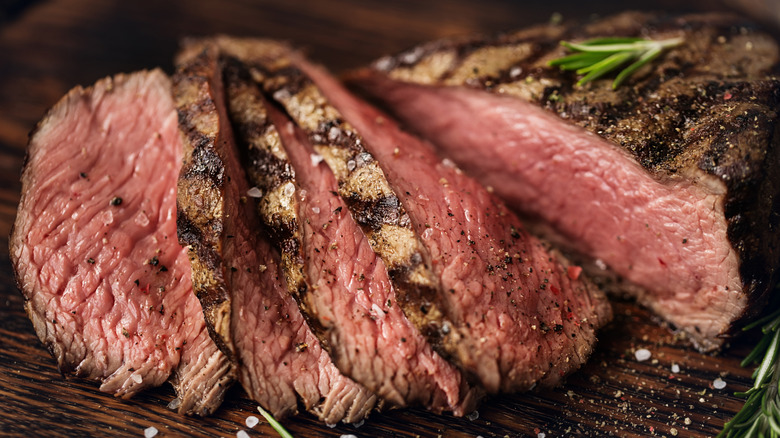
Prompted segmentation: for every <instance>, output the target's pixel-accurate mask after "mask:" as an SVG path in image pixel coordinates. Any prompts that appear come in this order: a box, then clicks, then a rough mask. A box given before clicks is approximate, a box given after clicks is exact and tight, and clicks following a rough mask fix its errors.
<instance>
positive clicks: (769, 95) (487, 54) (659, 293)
mask: <svg viewBox="0 0 780 438" xmlns="http://www.w3.org/2000/svg"><path fill="white" fill-rule="evenodd" d="M611 36H631V37H636V36H640V37H646V38H652V39H659V40H660V39H665V38H673V37H682V38H683V39H684V42H683V44H682V45H680V46H679V47H676V48H674V49H672V50H671V51H669V52H668V53H666V54H664V55H662V56H661V58H659V59H658V60H656V61H654V62H653V63H652V64H651V67H646V68H643V69H641V70H640V71H638V72H637V74H636V75H635V76H634V77H632V78H631V79H629V81H628V82H627V84H625V85H623V86H621V87H619V88H618V89H617V90H615V91H613V90H612V89H611V83H612V79H611V78H607V79H602V80H596V81H594V82H592V83H589V84H586V85H585V86H582V87H580V86H576V85H575V83H576V81H577V77H576V75H574V74H573V73H563V72H560V71H558V70H557V69H555V68H553V67H549V66H548V64H547V63H548V62H549V61H550V60H552V59H555V58H558V57H561V56H564V55H565V54H566V53H565V49H564V48H562V47H561V46H560V45H559V41H561V40H567V41H582V40H586V39H589V38H595V37H611ZM777 65H778V47H777V44H776V42H775V41H774V40H773V39H772V38H771V37H769V36H768V35H766V34H764V33H761V32H759V31H757V30H755V29H754V27H753V26H752V25H751V24H749V23H746V22H744V21H742V20H740V19H737V18H734V17H731V16H724V15H718V14H704V15H691V16H684V17H678V18H670V17H667V16H657V15H651V14H640V13H628V14H621V15H617V16H614V17H610V18H606V19H602V20H597V21H594V22H590V23H587V24H584V25H578V26H564V25H545V26H539V27H534V28H531V29H526V30H522V31H518V32H515V33H508V34H505V35H501V36H499V37H496V38H477V39H462V40H445V41H437V42H434V43H430V44H426V45H423V46H420V47H417V48H415V49H412V50H410V51H407V52H405V53H402V54H400V55H398V56H395V57H387V58H383V59H380V60H379V61H377V62H376V63H375V64H374V65H373V67H372V68H370V69H365V70H363V71H360V72H357V73H356V74H354V75H353V76H352V78H351V79H352V82H353V83H354V84H355V85H356V86H358V87H360V89H361V90H363V91H365V92H366V93H368V94H370V95H371V96H373V97H375V98H376V99H378V100H380V101H382V102H383V103H384V104H385V105H386V106H387V107H388V108H390V109H391V111H392V112H393V113H394V114H395V115H397V116H398V117H399V118H400V119H402V120H403V121H404V122H405V123H406V124H407V125H408V126H409V127H411V128H412V129H413V130H414V131H416V132H417V133H419V134H421V135H423V136H424V137H426V138H428V139H430V140H431V141H433V143H434V144H435V145H436V147H437V148H438V151H439V153H440V154H442V155H443V156H446V157H449V158H451V159H452V160H454V161H455V162H456V163H458V164H459V165H460V166H462V167H463V169H464V170H465V171H467V172H469V173H470V174H471V175H473V176H474V177H475V178H477V179H478V180H480V181H481V182H482V183H484V184H486V185H488V186H489V187H491V188H492V189H493V190H495V193H496V194H498V195H499V196H501V197H503V198H504V199H506V200H507V201H508V202H509V204H510V205H511V206H512V207H514V208H516V209H517V210H518V211H521V212H522V213H523V214H524V215H526V216H527V217H529V218H531V219H533V220H536V221H538V222H539V223H541V224H543V227H541V228H540V229H543V230H544V231H545V232H547V233H548V236H551V238H555V239H557V240H558V241H559V242H561V243H563V244H564V245H568V246H569V248H570V249H572V250H574V251H575V252H577V253H580V254H585V255H587V256H589V257H591V258H592V259H594V260H596V262H597V263H596V265H597V266H601V268H600V269H602V270H603V269H604V267H605V266H606V267H608V268H609V270H610V271H611V272H612V273H615V274H617V275H618V276H620V277H622V278H623V279H625V280H627V282H628V285H618V287H619V288H620V289H623V290H626V291H628V292H629V293H631V294H633V295H634V296H636V297H637V298H638V300H639V301H640V302H641V303H643V304H645V305H647V306H648V307H650V308H651V309H653V310H654V311H655V312H657V313H658V314H659V315H660V316H662V317H663V318H665V319H666V320H667V321H669V322H670V323H672V324H673V325H674V326H676V327H679V328H681V329H683V330H685V331H686V332H687V333H688V334H689V335H690V336H691V338H692V339H693V341H694V342H695V343H696V344H697V345H698V346H699V347H701V348H702V349H706V350H709V349H715V348H718V347H719V346H720V345H721V344H722V342H723V337H724V336H726V335H728V334H729V333H730V330H731V329H732V328H733V327H734V326H735V325H738V321H740V320H744V319H747V318H751V317H752V316H754V315H755V314H756V313H757V312H759V311H760V310H761V308H762V307H763V305H764V304H765V303H766V302H767V298H768V295H769V291H770V289H771V287H772V286H773V284H774V282H775V280H776V277H777V266H778V249H779V248H780V233H778V232H777V229H776V227H777V226H778V221H779V220H780V219H779V218H780V197H778V191H780V173H778V172H777V171H775V170H773V169H774V168H776V166H777V163H778V159H780V156H779V155H780V147H779V146H780V145H779V144H778V142H779V141H780V135H778V133H780V131H779V129H780V128H779V127H780V123H779V122H780V118H778V113H777V108H778V103H780V81H778V79H777V78H776V77H774V76H772V72H774V71H776V70H777ZM344 111H345V113H346V110H344ZM348 118H349V119H350V120H353V117H351V116H349V117H348ZM368 122H370V120H368V119H367V123H368ZM353 123H357V122H354V121H353ZM361 132H363V130H361ZM367 132H368V131H365V132H364V135H365V136H367V135H368V134H367ZM369 140H371V139H369ZM372 143H373V142H372ZM377 157H378V158H379V159H380V162H381V161H382V159H381V155H379V154H377ZM415 162H416V161H415ZM388 167H389V166H388ZM397 168H398V169H401V168H402V167H400V166H398V167H397ZM412 193H413V192H412ZM431 198H432V199H437V200H439V199H441V198H439V197H435V198H434V197H431ZM428 223H429V224H430V222H428ZM600 269H597V270H600Z"/></svg>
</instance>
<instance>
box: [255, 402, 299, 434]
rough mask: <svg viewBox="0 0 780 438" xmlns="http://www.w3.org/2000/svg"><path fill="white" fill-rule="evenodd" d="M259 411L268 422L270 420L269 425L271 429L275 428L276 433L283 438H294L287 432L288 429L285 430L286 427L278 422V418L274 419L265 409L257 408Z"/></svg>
mask: <svg viewBox="0 0 780 438" xmlns="http://www.w3.org/2000/svg"><path fill="white" fill-rule="evenodd" d="M257 410H258V411H259V412H260V415H262V416H263V417H265V419H266V420H268V424H270V425H271V427H273V428H274V430H275V431H276V433H278V434H279V436H280V437H282V438H293V436H292V434H291V433H290V432H288V431H287V429H285V428H284V426H282V425H281V423H279V422H278V421H276V418H274V417H273V415H271V414H269V413H268V412H267V411H266V410H265V409H263V408H262V407H261V406H258V407H257Z"/></svg>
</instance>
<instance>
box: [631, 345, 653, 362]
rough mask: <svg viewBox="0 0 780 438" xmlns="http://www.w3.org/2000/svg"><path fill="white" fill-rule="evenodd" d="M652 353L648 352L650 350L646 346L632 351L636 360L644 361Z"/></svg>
mask: <svg viewBox="0 0 780 438" xmlns="http://www.w3.org/2000/svg"><path fill="white" fill-rule="evenodd" d="M652 355H653V354H652V353H650V350H648V349H646V348H640V349H639V350H637V351H635V352H634V356H635V357H636V360H637V361H638V362H644V361H646V360H647V359H650V356H652Z"/></svg>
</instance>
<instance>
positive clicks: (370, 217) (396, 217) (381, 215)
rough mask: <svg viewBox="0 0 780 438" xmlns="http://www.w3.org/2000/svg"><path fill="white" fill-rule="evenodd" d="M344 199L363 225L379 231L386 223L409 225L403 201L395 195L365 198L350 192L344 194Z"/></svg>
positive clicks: (356, 219)
mask: <svg viewBox="0 0 780 438" xmlns="http://www.w3.org/2000/svg"><path fill="white" fill-rule="evenodd" d="M343 199H344V201H345V202H346V203H347V205H349V206H350V210H351V211H352V216H353V217H354V218H355V221H356V222H357V223H358V224H359V225H360V226H361V227H362V228H366V229H370V230H372V231H379V230H381V229H382V227H383V226H385V225H396V226H401V227H407V226H408V225H409V221H408V216H400V215H401V214H403V210H402V208H401V201H399V200H398V198H397V197H395V196H384V197H382V198H379V199H365V198H363V197H361V196H360V195H359V194H358V193H355V192H350V193H349V195H348V196H343Z"/></svg>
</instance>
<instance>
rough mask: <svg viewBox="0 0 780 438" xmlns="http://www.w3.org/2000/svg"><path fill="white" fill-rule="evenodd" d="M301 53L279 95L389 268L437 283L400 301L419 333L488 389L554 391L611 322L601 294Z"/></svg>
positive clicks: (481, 191) (476, 188)
mask: <svg viewBox="0 0 780 438" xmlns="http://www.w3.org/2000/svg"><path fill="white" fill-rule="evenodd" d="M293 57H294V61H293V62H294V67H295V68H296V69H299V75H300V76H301V79H300V80H299V82H298V83H297V84H296V87H297V89H298V91H297V92H294V88H293V89H291V88H287V89H285V88H281V87H280V88H279V89H278V90H277V91H276V92H274V93H273V96H274V98H275V99H276V100H278V101H279V102H280V103H281V104H283V105H284V107H285V108H286V109H287V111H288V113H290V115H291V117H292V118H293V119H294V120H296V122H297V123H299V124H300V126H301V128H302V129H304V131H305V132H306V133H307V134H308V135H309V138H310V141H311V142H312V143H313V144H314V145H315V149H316V150H318V151H320V153H321V154H322V155H323V157H324V161H325V162H326V163H328V165H329V167H331V169H332V170H333V172H334V174H335V175H336V177H337V179H338V181H339V193H340V194H341V196H342V197H344V198H345V201H346V203H347V205H349V206H350V209H351V211H352V214H353V216H355V217H356V218H357V221H358V222H359V223H361V225H362V226H363V228H364V230H367V232H369V233H374V234H371V236H373V237H372V238H373V239H374V242H373V243H372V247H373V248H374V250H375V251H377V253H378V254H380V256H382V257H383V260H384V261H385V263H386V264H387V265H388V266H391V267H392V268H391V269H397V268H398V267H399V266H403V265H405V266H407V267H408V268H409V269H410V270H412V272H413V275H411V276H410V277H408V278H413V279H414V277H419V276H430V277H431V281H430V283H429V285H430V286H431V289H429V290H428V291H427V292H426V295H414V294H408V295H406V296H404V297H403V298H400V299H399V301H402V302H403V304H402V306H404V307H403V308H404V310H405V312H407V317H409V315H412V316H411V317H409V319H410V320H411V321H413V322H414V323H416V324H419V323H420V322H421V321H422V322H424V324H420V325H418V329H420V330H421V331H423V333H425V334H426V336H428V337H429V339H430V340H432V342H433V343H434V344H433V345H434V346H435V347H437V348H438V349H439V351H440V352H441V353H442V354H443V355H445V357H447V358H448V359H450V360H451V361H452V362H453V363H455V364H456V365H457V366H459V367H460V368H461V369H462V370H463V371H464V372H465V373H466V374H467V375H468V376H470V377H471V378H473V379H474V380H475V381H477V382H479V383H480V384H481V385H482V386H483V387H484V388H485V389H486V390H487V391H488V392H489V393H495V392H498V391H507V392H509V391H521V390H528V389H530V388H533V387H534V386H536V385H537V384H542V385H554V384H556V383H558V382H559V381H560V380H561V378H562V377H563V376H564V375H566V374H567V373H569V372H570V371H572V370H574V369H576V368H578V367H579V366H580V365H581V364H582V363H583V362H584V361H585V360H586V358H587V356H588V355H589V353H590V352H591V351H592V348H593V345H594V343H595V341H596V336H595V332H596V330H597V329H598V328H599V327H601V326H602V325H603V324H605V323H606V322H607V321H608V320H609V319H610V318H611V311H610V308H609V305H608V303H607V302H606V299H605V297H604V295H603V294H602V293H601V291H600V290H599V289H597V288H596V287H595V286H594V285H592V284H591V283H590V282H588V281H587V280H586V279H585V278H584V277H580V276H579V275H576V274H575V273H576V271H577V270H576V268H575V269H573V270H572V269H569V266H567V262H566V260H564V259H562V258H561V257H559V256H557V255H554V254H552V253H550V252H549V251H548V248H546V247H545V245H543V244H542V243H541V242H540V241H539V240H537V239H536V238H534V237H532V236H530V235H529V234H527V233H526V232H525V231H524V230H523V228H522V226H521V225H520V224H519V222H518V220H517V217H516V216H515V215H514V214H513V213H511V212H510V211H508V210H507V209H506V207H505V206H504V205H503V203H501V202H500V201H499V200H498V199H497V198H495V197H494V196H492V195H491V194H490V193H488V191H487V190H486V189H485V188H484V187H483V186H481V185H479V184H478V183H477V182H476V181H475V180H473V179H471V178H469V177H468V176H466V175H465V174H463V173H462V172H461V171H459V170H458V169H457V168H456V167H455V166H453V165H452V164H451V163H448V162H442V161H441V160H440V159H439V158H437V157H436V156H435V154H434V153H433V151H432V149H431V148H430V146H429V145H426V144H424V143H423V142H421V141H420V140H418V139H417V138H415V137H413V136H411V135H409V134H407V133H405V132H403V131H401V130H400V129H399V128H398V126H397V125H396V124H395V123H394V122H392V121H391V120H389V119H387V118H386V117H385V116H384V115H382V114H381V113H379V112H378V111H377V110H375V109H374V108H372V107H370V106H369V105H367V104H366V103H364V102H362V101H360V100H358V99H356V98H355V97H354V96H352V95H351V94H349V93H348V92H346V90H345V89H344V88H343V87H342V86H341V85H340V84H339V83H338V82H336V81H335V80H334V79H333V78H332V77H330V76H329V75H328V74H327V73H326V72H325V71H324V70H323V69H321V68H318V67H315V66H313V65H311V64H309V63H308V62H306V61H305V60H304V59H303V58H302V57H300V56H297V55H294V56H293ZM294 105H297V106H299V107H300V109H296V108H295V107H294ZM301 109H303V110H301ZM388 212H389V213H392V214H388ZM380 213H383V214H385V215H387V216H386V218H385V219H383V218H382V216H381V214H380ZM385 226H388V228H387V229H386V230H385V231H386V232H381V231H380V232H379V233H376V230H381V229H382V228H383V227H385ZM407 231H408V232H409V233H411V234H407ZM378 237H382V239H385V240H382V241H381V242H380V241H378V240H377V238H378ZM394 239H395V240H397V242H395V243H393V242H389V241H390V240H394ZM399 242H400V244H399V245H397V246H393V245H394V244H397V243H399ZM417 242H419V243H420V246H417ZM390 247H393V248H403V249H406V250H407V252H397V251H387V248H390ZM409 248H413V249H414V250H413V251H412V252H409V251H408V249H409ZM418 250H419V252H416V251H418ZM400 259H404V260H400ZM395 272H396V273H397V272H398V270H395ZM399 277H400V275H399ZM391 278H392V276H391ZM397 278H398V277H396V279H397ZM395 286H398V287H397V289H396V291H397V292H398V291H399V290H401V291H405V288H406V287H407V286H408V285H405V284H402V282H397V283H396V285H395ZM406 291H408V289H406ZM415 312H416V313H415ZM420 314H423V315H422V316H418V315H420ZM432 315H438V318H439V319H440V320H441V321H443V322H441V323H440V324H438V325H436V326H434V327H435V329H432V326H431V325H429V324H428V323H427V320H426V319H425V318H426V317H428V318H430V317H431V316H432ZM434 330H437V331H435V332H434ZM442 339H444V340H442Z"/></svg>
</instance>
